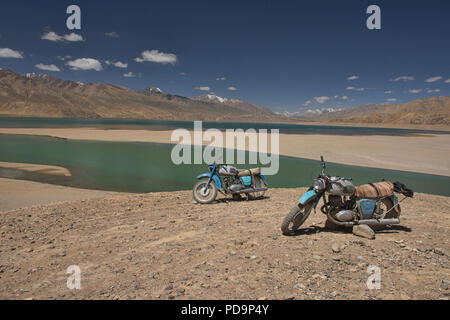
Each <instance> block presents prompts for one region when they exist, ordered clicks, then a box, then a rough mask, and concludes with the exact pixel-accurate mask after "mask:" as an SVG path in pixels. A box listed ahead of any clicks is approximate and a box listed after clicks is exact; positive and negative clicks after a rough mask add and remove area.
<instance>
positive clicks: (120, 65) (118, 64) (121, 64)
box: [113, 61, 128, 68]
mask: <svg viewBox="0 0 450 320" xmlns="http://www.w3.org/2000/svg"><path fill="white" fill-rule="evenodd" d="M113 66H115V67H117V68H127V67H128V63H124V62H120V61H117V62H114V63H113Z"/></svg>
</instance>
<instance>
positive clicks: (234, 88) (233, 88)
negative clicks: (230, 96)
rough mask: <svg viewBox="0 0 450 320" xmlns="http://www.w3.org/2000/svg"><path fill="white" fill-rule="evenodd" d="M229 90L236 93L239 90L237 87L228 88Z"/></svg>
mask: <svg viewBox="0 0 450 320" xmlns="http://www.w3.org/2000/svg"><path fill="white" fill-rule="evenodd" d="M227 89H228V90H230V91H236V90H237V88H236V87H233V86H231V87H228V88H227Z"/></svg>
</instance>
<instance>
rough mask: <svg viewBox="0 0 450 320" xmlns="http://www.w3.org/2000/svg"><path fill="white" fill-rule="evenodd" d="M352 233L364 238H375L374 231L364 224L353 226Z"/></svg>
mask: <svg viewBox="0 0 450 320" xmlns="http://www.w3.org/2000/svg"><path fill="white" fill-rule="evenodd" d="M353 234H354V235H356V236H359V237H363V238H366V239H375V232H374V231H373V230H372V228H371V227H369V226H368V225H365V224H360V225H356V226H354V227H353Z"/></svg>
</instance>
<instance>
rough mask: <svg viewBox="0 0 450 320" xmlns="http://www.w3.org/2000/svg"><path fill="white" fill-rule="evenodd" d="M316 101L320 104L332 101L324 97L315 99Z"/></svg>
mask: <svg viewBox="0 0 450 320" xmlns="http://www.w3.org/2000/svg"><path fill="white" fill-rule="evenodd" d="M314 100H316V101H317V102H318V103H325V102H327V101H328V100H330V98H329V97H326V96H322V97H314Z"/></svg>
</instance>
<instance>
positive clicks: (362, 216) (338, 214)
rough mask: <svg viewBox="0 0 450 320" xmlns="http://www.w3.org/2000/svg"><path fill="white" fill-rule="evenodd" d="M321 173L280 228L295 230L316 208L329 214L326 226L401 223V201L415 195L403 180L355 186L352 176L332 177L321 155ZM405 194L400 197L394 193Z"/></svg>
mask: <svg viewBox="0 0 450 320" xmlns="http://www.w3.org/2000/svg"><path fill="white" fill-rule="evenodd" d="M320 163H321V166H322V173H321V174H320V175H319V176H318V177H317V178H316V179H315V180H314V182H313V184H312V186H311V187H310V188H309V189H308V191H306V192H305V193H304V194H303V195H302V196H301V197H300V199H299V200H298V202H297V204H296V205H295V206H294V207H293V208H292V209H291V211H290V212H289V213H288V214H287V215H286V217H285V218H284V220H283V222H282V224H281V232H282V233H283V234H285V235H288V234H291V233H294V232H295V231H296V230H297V229H298V228H299V227H300V226H301V225H302V224H303V223H304V222H305V221H306V219H307V218H308V216H309V214H310V213H311V211H312V209H313V208H314V209H315V208H316V206H317V205H318V203H319V201H320V199H323V205H322V207H321V208H320V211H321V212H322V213H323V214H325V215H326V216H327V221H326V224H325V225H326V227H327V228H330V229H337V228H339V227H352V226H354V225H361V224H365V225H368V226H370V227H371V228H372V229H375V228H378V229H379V228H383V227H384V226H386V225H392V224H398V223H400V213H401V209H400V202H402V201H403V200H404V199H406V198H407V197H413V195H414V192H413V191H412V190H411V189H408V188H407V187H406V186H405V185H404V184H402V183H400V182H393V183H392V182H388V181H381V182H377V183H369V184H365V185H362V186H358V187H355V186H354V185H353V183H352V179H351V178H343V177H332V176H328V175H327V174H325V168H326V164H325V161H324V160H323V157H321V162H320ZM394 192H396V193H401V194H403V195H404V196H405V197H404V198H403V199H402V200H400V201H398V200H397V196H396V195H395V193H394Z"/></svg>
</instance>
